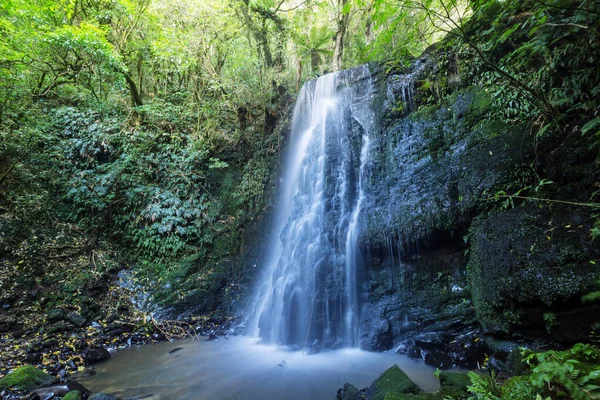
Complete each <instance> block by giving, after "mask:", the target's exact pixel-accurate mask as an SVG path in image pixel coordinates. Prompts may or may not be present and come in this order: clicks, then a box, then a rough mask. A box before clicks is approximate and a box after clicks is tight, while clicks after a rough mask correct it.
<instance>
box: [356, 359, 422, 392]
mask: <svg viewBox="0 0 600 400" xmlns="http://www.w3.org/2000/svg"><path fill="white" fill-rule="evenodd" d="M389 392H397V393H401V394H407V393H413V394H418V393H420V392H421V389H420V388H419V387H418V386H417V385H416V384H415V383H414V382H413V381H412V380H411V379H410V378H409V377H408V375H406V374H405V373H404V372H403V371H402V370H401V369H400V368H399V367H398V366H397V365H394V366H393V367H391V368H389V369H388V370H387V371H385V372H384V373H383V374H381V375H380V376H379V378H377V379H376V380H375V381H374V382H373V383H372V384H371V386H369V388H368V389H367V393H366V398H367V400H384V399H385V398H386V395H387V394H388V393H389Z"/></svg>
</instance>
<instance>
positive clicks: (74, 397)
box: [62, 390, 82, 400]
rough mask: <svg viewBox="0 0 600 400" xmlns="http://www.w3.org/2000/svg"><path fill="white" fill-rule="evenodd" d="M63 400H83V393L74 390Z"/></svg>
mask: <svg viewBox="0 0 600 400" xmlns="http://www.w3.org/2000/svg"><path fill="white" fill-rule="evenodd" d="M62 400H82V397H81V392H79V390H73V391H72V392H69V393H67V395H66V396H64V397H63V398H62Z"/></svg>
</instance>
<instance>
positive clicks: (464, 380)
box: [440, 371, 471, 392]
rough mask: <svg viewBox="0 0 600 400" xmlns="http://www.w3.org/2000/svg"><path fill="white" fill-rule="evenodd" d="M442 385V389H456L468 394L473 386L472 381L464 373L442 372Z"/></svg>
mask: <svg viewBox="0 0 600 400" xmlns="http://www.w3.org/2000/svg"><path fill="white" fill-rule="evenodd" d="M440 385H442V388H456V389H460V390H462V391H464V392H466V391H467V388H468V387H469V385H471V379H469V375H467V374H466V373H464V372H451V371H442V372H440Z"/></svg>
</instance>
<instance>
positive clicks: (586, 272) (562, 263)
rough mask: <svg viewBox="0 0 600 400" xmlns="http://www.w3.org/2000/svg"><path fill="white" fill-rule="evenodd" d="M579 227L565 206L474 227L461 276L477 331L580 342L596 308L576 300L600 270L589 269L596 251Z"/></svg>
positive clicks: (502, 216) (527, 210) (524, 211)
mask: <svg viewBox="0 0 600 400" xmlns="http://www.w3.org/2000/svg"><path fill="white" fill-rule="evenodd" d="M584 221H586V216H585V215H584V214H582V213H581V212H580V211H579V210H577V209H574V208H572V207H567V206H560V207H559V206H553V207H548V206H532V205H526V206H522V207H517V208H513V209H510V210H506V211H503V212H501V213H498V214H496V215H491V216H488V217H486V218H480V219H477V220H476V222H475V223H474V224H473V226H472V228H471V231H470V236H469V238H470V242H471V247H470V258H469V264H468V267H467V269H468V279H469V286H470V289H471V294H472V299H473V305H474V307H475V311H476V314H477V319H478V320H479V322H480V323H481V324H482V326H483V328H484V330H485V331H487V332H491V333H497V332H506V333H512V332H517V331H527V332H529V334H532V333H533V332H537V334H538V335H540V336H541V335H546V334H549V335H550V337H551V338H552V339H553V340H556V341H561V342H566V341H569V342H570V341H586V340H588V338H589V332H590V329H589V327H590V324H591V323H593V322H594V321H595V319H596V316H597V315H598V314H597V306H596V305H593V304H583V303H581V297H582V296H583V295H584V294H586V293H589V292H591V291H592V290H594V282H596V281H597V280H598V279H599V278H600V270H599V269H598V267H597V266H596V265H594V264H592V263H590V262H589V260H593V259H594V255H593V254H595V253H594V251H597V248H598V244H597V243H592V241H591V238H590V235H589V231H590V229H591V226H590V225H587V226H586V224H585V223H584ZM550 313H551V314H550ZM544 315H546V317H544ZM550 317H551V318H550Z"/></svg>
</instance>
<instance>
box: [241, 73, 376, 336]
mask: <svg viewBox="0 0 600 400" xmlns="http://www.w3.org/2000/svg"><path fill="white" fill-rule="evenodd" d="M373 92H374V90H373V82H372V78H371V73H370V71H369V69H368V67H367V66H362V67H357V68H354V69H351V70H348V71H340V72H336V73H332V74H328V75H324V76H322V77H319V78H318V79H317V80H314V81H310V82H307V83H306V84H305V85H304V86H303V87H302V89H301V91H300V93H299V95H298V99H297V102H296V106H295V109H294V115H293V119H292V134H291V142H290V146H289V151H288V154H287V159H286V163H285V169H284V171H283V175H282V190H281V194H280V196H281V197H280V199H279V202H278V203H277V207H278V209H277V211H276V219H275V223H274V228H273V238H272V240H271V244H272V247H271V248H270V249H269V252H268V257H266V259H265V261H264V264H263V265H262V268H264V275H263V278H262V279H261V282H260V285H259V288H258V290H257V298H256V304H255V309H254V312H253V315H252V316H251V318H250V320H249V321H248V330H249V331H248V333H249V334H251V335H253V336H259V337H260V338H262V340H264V341H267V342H272V343H281V344H286V345H298V346H302V347H304V346H307V345H311V346H316V345H318V346H327V347H341V346H350V347H353V346H357V345H358V337H359V332H358V330H359V310H360V299H359V290H358V287H359V285H360V275H361V269H362V257H361V255H360V250H359V247H358V244H357V239H358V235H359V233H360V211H361V206H362V204H363V202H364V191H363V179H364V175H365V170H366V168H367V166H368V162H369V157H368V156H369V132H370V131H371V130H372V126H373V120H374V117H373V113H372V109H371V103H372V101H373Z"/></svg>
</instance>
